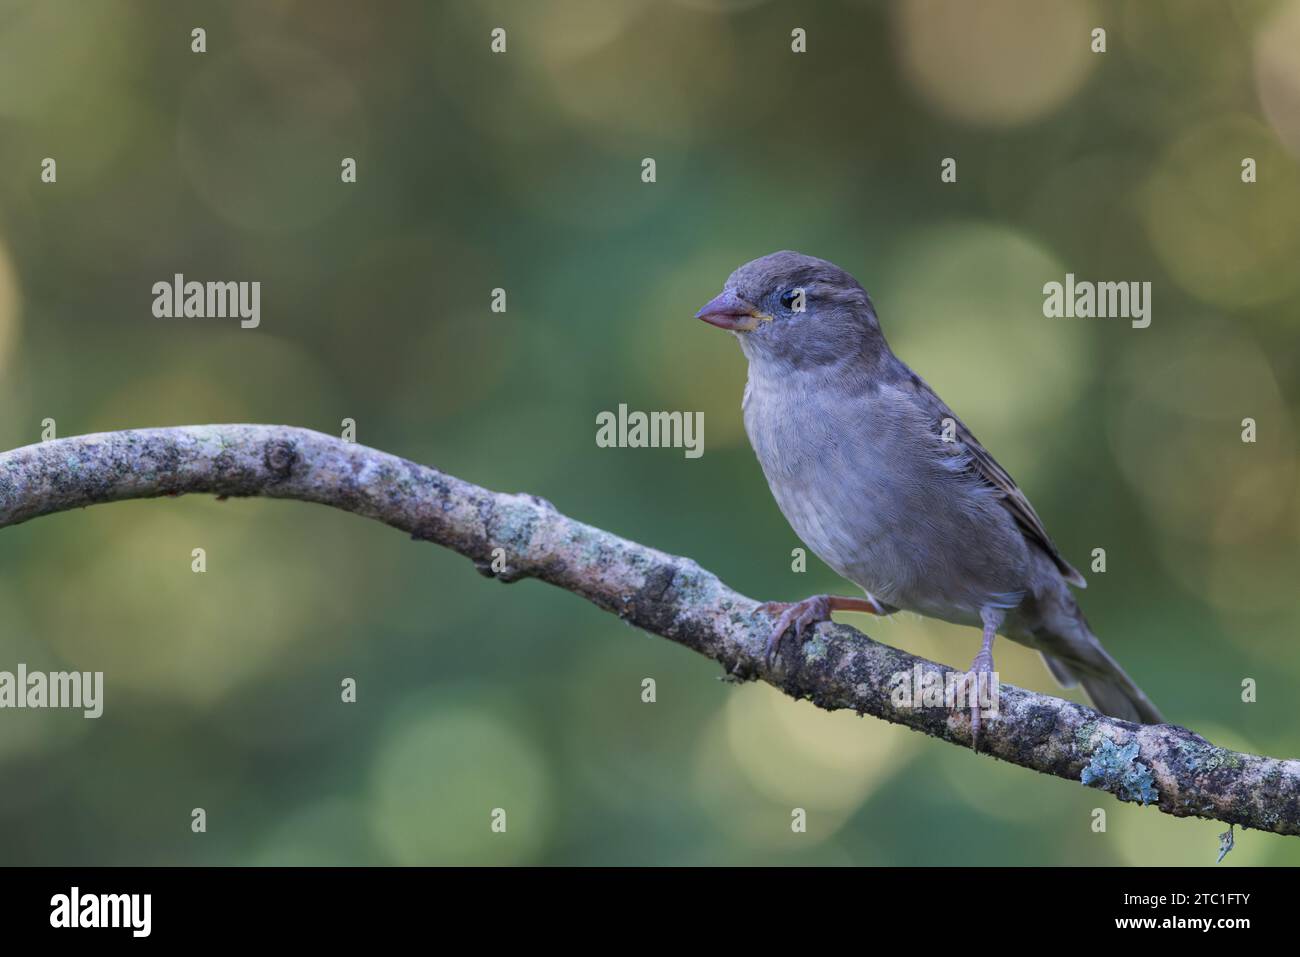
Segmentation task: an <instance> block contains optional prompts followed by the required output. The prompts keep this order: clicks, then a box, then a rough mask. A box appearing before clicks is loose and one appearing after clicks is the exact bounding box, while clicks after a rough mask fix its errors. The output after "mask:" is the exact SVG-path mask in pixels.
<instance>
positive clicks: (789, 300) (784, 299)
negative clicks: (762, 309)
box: [781, 289, 802, 309]
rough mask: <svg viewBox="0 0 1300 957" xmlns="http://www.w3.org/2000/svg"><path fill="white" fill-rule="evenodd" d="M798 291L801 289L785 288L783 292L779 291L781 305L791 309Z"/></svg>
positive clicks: (797, 297)
mask: <svg viewBox="0 0 1300 957" xmlns="http://www.w3.org/2000/svg"><path fill="white" fill-rule="evenodd" d="M800 292H802V290H799V289H787V290H786V291H785V292H783V293H781V305H783V306H785V308H787V309H793V308H794V304H795V302H796V301H797V300H798V299H799V298H800V295H799V293H800Z"/></svg>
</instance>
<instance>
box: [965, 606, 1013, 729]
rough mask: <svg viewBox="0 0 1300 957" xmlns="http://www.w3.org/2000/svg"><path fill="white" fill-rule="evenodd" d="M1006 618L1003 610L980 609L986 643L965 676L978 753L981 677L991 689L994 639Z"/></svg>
mask: <svg viewBox="0 0 1300 957" xmlns="http://www.w3.org/2000/svg"><path fill="white" fill-rule="evenodd" d="M1006 617H1007V613H1006V612H1005V611H1004V610H1003V609H1001V608H992V607H988V606H986V607H984V608H981V609H980V621H982V622H983V623H984V643H983V644H982V645H981V646H980V650H979V654H977V655H976V656H975V660H974V661H972V662H971V666H970V671H968V672H967V673H966V674H965V675H964V676H963V679H964V680H963V682H962V685H963V690H964V691H965V697H966V704H967V706H968V707H969V708H970V739H971V747H972V748H974V749H975V750H976V751H978V750H979V749H980V727H981V725H982V723H983V722H982V720H981V718H980V699H979V693H980V675H987V677H986V678H985V679H984V680H985V687H990V688H991V687H992V683H993V681H994V676H993V639H994V638H995V637H997V633H998V628H999V627H1001V625H1002V621H1003V619H1005V618H1006Z"/></svg>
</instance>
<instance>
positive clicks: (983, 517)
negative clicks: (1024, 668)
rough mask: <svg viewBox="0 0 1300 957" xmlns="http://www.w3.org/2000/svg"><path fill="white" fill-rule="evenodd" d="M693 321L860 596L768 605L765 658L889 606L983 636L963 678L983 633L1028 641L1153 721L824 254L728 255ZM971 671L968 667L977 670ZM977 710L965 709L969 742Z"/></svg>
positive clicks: (853, 283)
mask: <svg viewBox="0 0 1300 957" xmlns="http://www.w3.org/2000/svg"><path fill="white" fill-rule="evenodd" d="M696 318H698V319H702V320H704V321H705V322H708V323H711V324H712V325H714V326H717V327H719V328H721V329H726V330H728V331H729V332H731V333H733V334H734V335H735V336H736V338H737V339H738V340H739V342H740V348H741V351H742V352H743V353H744V355H745V358H746V359H747V360H748V361H749V378H748V382H747V383H746V386H745V394H744V399H743V402H742V408H743V413H744V420H745V432H746V433H747V434H748V436H749V441H750V444H751V445H752V446H753V449H754V453H755V455H756V456H757V458H758V462H759V465H760V466H761V467H762V469H763V474H764V476H766V478H767V483H768V486H769V488H770V489H771V490H772V495H773V497H774V498H775V499H776V503H777V505H778V506H779V507H780V509H781V512H782V514H784V515H785V517H786V520H787V521H788V522H789V523H790V525H791V527H792V528H793V529H794V531H795V533H796V534H797V535H798V536H799V538H800V539H801V540H802V541H803V542H804V544H806V545H807V546H808V547H809V548H810V549H812V551H813V552H814V553H816V554H817V555H818V556H819V557H820V558H821V559H822V560H823V561H824V562H825V563H826V564H827V565H829V566H830V567H831V568H832V569H834V570H835V572H836V573H838V574H839V575H840V576H841V577H843V578H845V579H847V580H848V581H851V582H853V583H854V584H855V585H857V586H858V587H859V588H861V589H862V590H863V591H864V592H865V593H866V597H865V598H848V597H840V596H834V595H815V596H813V597H811V598H807V599H805V600H803V601H800V602H794V603H783V602H771V603H768V605H767V606H765V607H766V609H767V610H768V611H769V612H771V613H773V614H775V615H777V620H776V623H775V626H774V627H773V629H772V632H771V636H770V638H769V639H768V642H767V648H766V652H767V654H766V659H767V664H768V666H769V668H770V667H771V665H772V660H773V657H774V655H776V654H778V653H779V650H780V643H781V640H782V638H783V637H784V635H785V634H786V633H787V632H788V631H789V630H790V629H791V628H793V629H794V634H795V640H796V641H802V640H803V638H804V635H805V633H806V632H807V631H808V629H809V628H810V627H812V626H815V625H816V624H817V623H818V622H821V621H827V620H829V619H830V616H831V613H832V612H834V611H859V612H867V613H870V614H875V615H888V614H892V613H894V612H896V611H898V610H900V609H903V610H907V611H912V612H916V613H918V614H921V615H925V616H929V617H932V618H938V619H941V620H943V621H949V622H954V623H956V624H961V625H971V626H974V627H977V628H980V629H981V630H982V631H983V643H982V645H981V648H980V651H979V654H977V655H976V656H975V660H974V661H973V662H972V664H971V668H970V670H969V672H967V673H966V676H965V679H969V680H974V681H979V680H984V681H989V680H993V681H996V676H995V675H994V672H993V641H994V638H995V637H996V636H997V635H1002V636H1004V637H1006V638H1009V639H1011V640H1012V641H1015V642H1019V643H1020V644H1022V645H1027V646H1028V647H1030V648H1033V649H1035V650H1037V651H1039V652H1040V653H1041V654H1042V656H1043V660H1044V662H1045V663H1046V665H1047V667H1048V669H1049V670H1050V671H1051V673H1052V675H1053V676H1054V677H1055V678H1056V679H1057V681H1059V682H1060V683H1061V684H1062V685H1064V686H1065V687H1073V686H1075V685H1077V684H1080V683H1082V685H1083V688H1084V690H1085V691H1086V692H1087V694H1088V697H1089V698H1090V699H1091V700H1092V702H1093V704H1094V705H1095V706H1096V707H1097V708H1099V709H1100V710H1101V711H1104V712H1105V713H1106V714H1109V715H1112V716H1114V717H1117V718H1122V719H1124V720H1127V721H1134V722H1139V723H1145V724H1160V723H1163V720H1164V719H1163V718H1162V717H1161V716H1160V712H1159V711H1158V710H1156V707H1155V706H1154V705H1153V704H1152V703H1151V701H1150V700H1149V699H1148V698H1147V696H1146V695H1145V694H1143V693H1142V691H1141V689H1140V688H1138V686H1137V685H1136V684H1134V683H1133V681H1132V679H1130V678H1129V676H1128V675H1127V674H1125V673H1124V670H1123V669H1122V668H1121V667H1120V666H1119V664H1118V663H1116V661H1115V659H1114V658H1112V657H1111V656H1110V655H1109V654H1108V653H1107V652H1106V650H1105V649H1104V648H1103V647H1102V645H1101V642H1100V641H1098V639H1097V637H1096V635H1094V634H1093V633H1092V630H1091V629H1090V628H1089V627H1088V622H1087V621H1086V620H1085V619H1084V617H1083V612H1082V611H1080V609H1079V605H1078V602H1077V601H1076V600H1075V598H1074V594H1073V592H1072V591H1071V590H1070V586H1072V585H1073V586H1076V587H1079V588H1084V587H1086V585H1087V582H1086V581H1085V580H1084V578H1083V576H1082V575H1081V574H1080V573H1079V572H1078V571H1077V570H1076V569H1075V568H1074V567H1073V566H1072V565H1070V563H1069V562H1067V561H1066V560H1065V558H1064V557H1062V555H1061V552H1060V550H1059V549H1058V548H1057V547H1056V545H1055V544H1054V543H1053V541H1052V539H1051V537H1050V536H1049V535H1048V534H1047V530H1046V529H1045V528H1044V527H1043V522H1042V520H1041V519H1040V518H1039V517H1038V513H1037V512H1035V511H1034V507H1033V506H1032V505H1030V504H1029V499H1028V498H1026V497H1025V494H1024V492H1022V491H1021V490H1020V488H1019V487H1018V486H1017V485H1016V483H1015V481H1014V480H1012V478H1011V476H1010V475H1009V474H1007V471H1006V469H1004V468H1002V466H1000V465H999V464H998V463H997V461H996V460H995V459H994V458H993V456H992V455H990V454H989V453H988V451H987V450H986V449H985V448H984V446H983V445H981V444H980V443H979V441H978V440H977V439H976V438H975V436H974V435H973V434H972V433H971V431H970V429H968V428H967V427H966V425H965V424H964V423H963V422H962V421H961V419H959V418H958V417H957V416H956V414H955V413H954V412H953V411H952V410H951V409H950V408H948V406H947V405H946V404H945V403H944V401H943V400H942V399H941V398H939V396H938V395H937V394H936V393H935V392H934V390H933V389H931V388H930V386H929V385H927V384H926V383H925V381H924V380H923V379H922V378H921V377H920V376H918V375H917V374H916V373H915V372H913V371H912V370H911V369H910V368H908V367H907V365H906V364H904V363H903V361H902V360H901V359H899V358H898V357H897V356H895V355H894V353H893V351H892V350H891V349H890V348H889V344H888V343H887V342H886V341H885V337H884V335H883V334H882V333H881V330H880V323H879V321H878V320H877V318H876V310H875V307H874V306H873V305H872V302H871V299H870V298H869V297H868V295H867V293H866V291H865V290H864V289H863V288H862V286H861V285H859V284H858V282H857V280H855V279H854V278H853V277H852V276H850V275H849V274H848V273H847V272H845V271H844V270H842V269H840V268H839V267H838V266H836V265H834V264H833V263H830V262H827V261H826V260H824V259H817V258H815V257H813V256H805V255H802V254H801V253H797V252H790V251H783V252H776V253H772V254H771V255H769V256H763V257H762V258H760V259H755V260H754V261H752V262H749V263H746V264H745V265H743V266H741V267H740V268H739V269H737V270H736V271H735V272H733V273H732V274H731V276H730V278H728V279H727V282H726V284H725V285H724V287H723V290H722V293H721V294H720V295H718V296H717V297H715V298H714V299H713V300H711V301H710V302H709V303H708V304H707V305H706V306H705V307H704V308H703V309H701V310H700V311H699V312H698V313H697V314H696ZM981 676H983V678H981ZM981 726H982V718H981V714H980V709H979V707H978V706H973V707H972V708H971V733H972V743H973V745H974V747H975V748H976V750H978V748H979V734H980V729H981Z"/></svg>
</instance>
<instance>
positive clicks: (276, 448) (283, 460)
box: [262, 439, 298, 481]
mask: <svg viewBox="0 0 1300 957" xmlns="http://www.w3.org/2000/svg"><path fill="white" fill-rule="evenodd" d="M262 461H263V462H265V463H266V467H267V469H268V470H269V471H270V472H271V474H272V475H274V476H275V477H276V478H277V479H278V480H280V481H284V480H285V479H287V478H288V477H289V473H291V472H292V471H293V466H294V463H295V462H297V461H298V450H297V449H296V448H294V446H293V443H292V442H288V441H285V440H283V439H272V440H271V441H269V442H267V443H266V449H265V451H264V452H263V453H262Z"/></svg>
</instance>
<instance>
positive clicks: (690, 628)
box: [0, 425, 1300, 834]
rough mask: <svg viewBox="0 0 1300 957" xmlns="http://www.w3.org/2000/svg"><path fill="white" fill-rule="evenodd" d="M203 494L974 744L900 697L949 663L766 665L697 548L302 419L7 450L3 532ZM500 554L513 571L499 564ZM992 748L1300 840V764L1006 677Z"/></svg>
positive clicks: (854, 653) (823, 702)
mask: <svg viewBox="0 0 1300 957" xmlns="http://www.w3.org/2000/svg"><path fill="white" fill-rule="evenodd" d="M189 492H206V493H213V494H216V495H221V496H232V497H234V496H250V495H261V496H266V497H269V498H289V499H300V500H302V501H306V502H318V503H320V504H322V505H331V506H334V507H335V508H340V509H343V510H345V511H348V512H354V513H356V514H358V515H363V516H365V517H366V518H372V519H375V520H377V521H380V522H383V523H384V524H386V525H391V526H392V527H394V528H398V529H401V530H402V531H404V532H407V533H409V534H410V535H412V536H413V537H414V538H417V539H421V540H426V541H430V542H436V543H438V544H439V545H443V546H446V547H447V548H451V549H453V550H455V551H457V552H459V553H460V554H462V555H464V556H466V557H467V558H469V559H471V560H472V561H473V562H474V564H475V566H476V567H477V569H478V570H479V571H480V572H481V573H483V574H485V575H488V576H490V577H496V578H498V579H500V580H502V581H507V582H509V581H515V580H517V579H520V578H537V579H540V580H542V581H545V582H550V583H551V584H552V585H557V586H559V587H560V588H564V589H566V590H568V591H571V592H574V593H575V594H577V595H581V596H582V597H583V598H586V599H587V600H588V601H590V602H592V603H593V604H595V605H597V606H598V607H600V608H603V609H604V610H605V611H609V612H612V613H614V614H616V615H618V616H619V617H620V618H622V619H623V620H624V621H627V622H630V623H631V624H633V625H636V626H638V627H640V628H643V629H645V630H646V631H650V632H654V633H655V634H657V635H662V636H663V637H665V638H668V639H670V640H672V641H675V642H677V643H679V644H682V645H685V646H686V647H687V648H690V649H692V650H694V651H697V652H699V653H700V654H702V655H705V656H707V657H709V658H712V659H713V660H714V661H716V662H718V663H719V664H721V665H722V667H723V668H724V669H725V670H726V673H727V674H728V675H729V676H731V677H733V678H735V679H738V680H750V679H761V680H763V681H766V682H768V683H769V684H772V685H775V686H776V687H777V688H780V689H781V690H782V691H784V692H785V693H786V694H788V695H790V696H791V697H793V698H807V699H810V700H811V701H813V703H815V704H816V705H818V706H819V707H822V708H826V709H839V708H847V709H851V710H853V711H856V712H857V713H858V714H870V715H874V716H876V717H878V718H883V719H885V720H886V721H892V722H895V723H896V724H903V725H906V726H908V727H909V728H913V729H914V730H917V731H921V732H923V733H925V734H928V735H930V736H931V737H935V738H939V739H941V740H944V741H949V742H952V743H954V744H958V745H963V746H967V747H969V746H970V721H969V717H968V716H967V715H966V714H965V713H964V712H956V711H950V710H949V709H948V708H946V707H942V706H939V707H934V706H929V707H921V706H918V707H912V706H910V705H906V704H902V703H896V702H895V700H894V697H895V696H894V695H893V694H892V692H893V691H894V689H895V687H896V686H897V684H896V683H897V680H898V676H899V675H900V674H909V675H925V674H931V673H933V677H932V678H931V679H930V680H935V681H937V682H939V683H940V686H942V682H943V681H944V675H946V674H947V672H948V669H946V668H944V667H943V666H941V665H938V664H935V663H934V662H931V661H926V660H925V659H922V658H917V657H915V656H913V655H909V654H907V653H906V652H903V651H900V650H898V649H896V648H890V647H889V646H887V645H882V644H880V643H878V642H876V641H873V640H871V639H870V638H868V637H867V636H865V635H863V634H861V633H860V632H858V631H856V630H854V629H852V628H849V627H848V626H845V625H839V624H829V623H828V624H823V625H821V626H819V627H818V629H817V631H816V634H815V636H814V638H813V639H812V640H811V641H810V642H809V643H807V644H806V645H805V646H804V647H803V649H802V651H795V650H793V646H794V643H793V642H787V643H786V644H785V646H784V648H785V650H784V652H783V653H782V655H781V656H780V658H779V659H778V660H777V661H776V662H775V664H774V665H773V667H772V669H771V670H770V671H769V670H768V669H767V668H766V667H765V665H764V662H763V644H764V641H765V639H766V637H767V634H768V632H769V630H770V628H771V626H772V619H771V618H770V617H769V616H768V615H767V614H766V613H764V612H762V611H761V610H760V609H759V606H758V604H757V603H756V602H754V601H753V600H751V599H749V598H746V597H745V596H744V595H741V594H739V593H737V592H735V591H732V590H731V589H730V588H728V587H727V586H726V585H724V584H723V583H722V582H721V581H720V580H719V579H718V578H717V577H716V576H714V575H712V574H710V573H709V572H707V571H705V570H704V569H702V568H700V567H699V565H697V564H696V563H695V562H693V561H692V560H690V559H689V558H679V557H675V556H672V555H667V554H664V553H663V552H659V551H656V550H654V549H652V548H647V547H645V546H643V545H638V544H637V543H635V542H630V541H627V540H626V539H623V538H619V537H618V536H616V535H613V534H611V533H609V532H606V531H603V530H601V529H599V528H594V527H592V526H590V525H584V524H582V523H581V522H577V521H574V520H573V519H570V518H567V517H565V516H564V515H561V514H560V513H559V512H558V511H556V510H555V507H554V506H552V505H551V504H550V503H549V502H546V501H544V500H543V499H540V498H537V497H536V496H534V495H509V494H503V493H499V492H491V491H488V490H487V489H484V488H480V487H479V486H477V485H472V484H470V483H469V482H465V481H462V480H461V479H458V478H455V477H454V476H451V475H447V474H445V473H443V472H440V471H438V470H437V469H433V468H429V467H427V466H422V465H416V464H415V463H413V462H408V461H406V460H405V459H401V458H398V457H397V456H395V455H390V454H388V453H386V452H380V451H377V450H375V449H369V448H366V447H364V446H360V445H356V444H354V443H349V442H344V441H342V440H341V439H337V438H334V437H332V436H327V435H323V434H321V433H319V432H313V431H310V430H307V429H299V428H291V427H288V426H271V425H206V426H187V427H181V428H167V429H142V430H133V431H126V432H106V433H102V434H98V435H83V436H77V437H74V438H67V439H57V440H52V441H49V442H43V443H41V444H39V445H30V446H27V447H26V448H21V449H16V450H14V451H11V452H5V453H3V454H0V527H5V526H9V525H17V524H19V523H20V522H25V521H27V520H29V519H32V518H36V517H37V516H40V515H48V514H50V513H51V512H59V511H65V510H67V509H72V508H80V507H83V506H86V505H94V504H96V503H99V502H113V501H120V500H123V499H132V498H150V497H154V496H160V495H179V494H185V493H189ZM498 549H500V551H497V550H498ZM494 557H495V558H496V559H497V563H496V564H497V567H498V568H502V570H500V571H494V570H493V559H494ZM503 563H504V565H503ZM918 669H919V670H918ZM1133 745H1136V746H1137V747H1136V750H1134V749H1133V747H1132V746H1133ZM981 746H982V749H983V750H985V751H987V752H988V753H990V754H992V755H994V756H995V757H998V758H1001V759H1002V760H1004V761H1009V762H1011V763H1012V764H1018V765H1020V766H1022V767H1026V768H1032V769H1033V770H1035V771H1041V772H1043V773H1045V774H1054V775H1057V776H1058V777H1063V778H1068V779H1070V780H1073V781H1079V780H1080V779H1081V776H1082V777H1084V778H1086V779H1088V780H1090V781H1091V782H1093V783H1094V784H1095V785H1097V786H1101V787H1104V788H1106V789H1107V790H1110V791H1112V792H1114V793H1115V795H1116V796H1117V797H1119V798H1120V799H1121V800H1140V799H1142V798H1147V799H1151V798H1153V797H1154V800H1155V804H1156V806H1158V807H1159V809H1160V810H1161V811H1164V812H1165V813H1166V814H1172V815H1175V816H1178V817H1188V816H1196V817H1205V818H1216V819H1218V820H1221V821H1227V822H1230V823H1233V824H1239V825H1242V826H1244V827H1252V828H1257V829H1259V830H1264V831H1274V832H1276V833H1278V834H1300V761H1294V760H1279V759H1276V758H1268V757H1260V756H1257V755H1253V754H1240V753H1236V752H1233V751H1228V750H1225V749H1223V748H1218V747H1215V746H1214V745H1212V744H1210V743H1209V742H1208V741H1206V740H1205V739H1204V738H1202V737H1201V736H1199V735H1197V734H1195V733H1194V732H1191V731H1188V730H1186V729H1184V728H1180V727H1176V726H1173V725H1156V726H1139V725H1134V724H1130V723H1128V722H1125V721H1120V720H1117V719H1114V718H1109V717H1106V716H1104V715H1101V714H1098V713H1097V712H1096V711H1093V710H1091V709H1090V708H1086V707H1083V706H1081V705H1078V704H1074V703H1072V702H1068V701H1063V700H1061V699H1059V698H1052V697H1048V696H1046V695H1040V694H1035V693H1034V692H1032V691H1026V690H1023V689H1021V688H1016V687H1013V686H1010V685H1002V686H1001V689H1000V701H999V714H998V716H997V717H989V718H988V719H987V720H986V722H985V727H984V729H983V732H982V734H981ZM1152 789H1154V790H1152ZM1157 793H1158V796H1156V794H1157Z"/></svg>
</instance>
